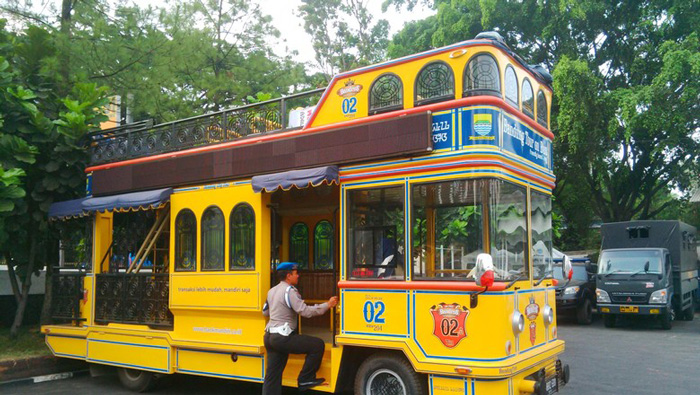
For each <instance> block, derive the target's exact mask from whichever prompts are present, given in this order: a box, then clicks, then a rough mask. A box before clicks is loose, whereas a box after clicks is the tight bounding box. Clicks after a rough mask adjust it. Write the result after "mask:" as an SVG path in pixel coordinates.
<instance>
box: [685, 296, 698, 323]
mask: <svg viewBox="0 0 700 395" xmlns="http://www.w3.org/2000/svg"><path fill="white" fill-rule="evenodd" d="M693 318H695V301H694V300H693V299H692V298H691V299H690V306H688V308H687V309H685V310H683V319H684V320H686V321H692V320H693Z"/></svg>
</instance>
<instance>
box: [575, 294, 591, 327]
mask: <svg viewBox="0 0 700 395" xmlns="http://www.w3.org/2000/svg"><path fill="white" fill-rule="evenodd" d="M576 322H578V323H579V325H590V324H591V322H593V306H592V305H591V301H590V300H589V299H584V300H583V303H582V304H581V306H579V307H578V309H576Z"/></svg>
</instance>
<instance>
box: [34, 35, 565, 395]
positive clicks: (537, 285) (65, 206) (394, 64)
mask: <svg viewBox="0 0 700 395" xmlns="http://www.w3.org/2000/svg"><path fill="white" fill-rule="evenodd" d="M551 103H552V89H551V77H550V75H549V74H548V73H547V72H546V71H545V70H544V69H542V68H538V67H531V66H529V65H527V64H526V63H524V62H523V61H522V60H521V58H520V57H518V56H517V55H516V54H514V53H513V52H512V51H511V50H510V49H509V48H508V47H507V46H506V45H505V44H504V42H503V41H502V39H500V36H498V35H497V34H493V33H485V34H481V35H479V36H477V37H476V38H475V39H474V40H469V41H465V42H461V43H458V44H454V45H450V46H447V47H444V48H439V49H435V50H430V51H427V52H423V53H419V54H415V55H411V56H407V57H404V58H400V59H395V60H391V61H387V62H384V63H380V64H376V65H372V66H368V67H363V68H360V69H357V70H352V71H349V72H345V73H342V74H339V75H337V76H335V77H334V78H333V80H332V81H331V83H330V84H329V86H328V87H327V88H326V89H321V90H316V91H311V92H308V93H304V94H298V95H294V96H287V97H284V98H281V99H275V100H270V101H267V102H263V103H257V104H253V105H250V106H245V107H238V108H234V109H231V110H226V111H222V112H218V113H213V114H207V115H204V116H200V117H195V118H189V119H184V120H181V121H177V122H171V123H167V124H160V125H152V124H150V123H147V122H142V123H138V124H132V125H126V126H121V127H118V128H114V129H110V130H103V131H101V132H99V133H96V134H93V135H92V136H91V144H90V147H89V150H90V155H91V161H92V162H91V165H90V167H89V168H88V169H87V172H88V175H89V183H88V185H89V188H88V189H89V191H88V196H87V197H85V198H83V199H79V200H74V201H68V202H61V203H56V204H54V205H53V206H52V208H51V213H50V215H51V217H52V218H54V219H60V220H66V219H70V218H74V217H85V218H87V219H83V220H86V221H89V223H91V224H92V232H91V234H90V235H89V236H90V240H91V242H90V243H89V244H90V245H91V251H90V254H88V257H90V258H89V259H88V260H87V262H86V265H84V269H81V270H65V269H64V268H59V270H58V271H57V272H55V273H54V274H53V276H54V277H53V281H54V287H53V290H54V294H55V297H54V306H53V315H54V324H53V325H47V326H44V327H43V328H42V330H43V333H45V334H46V344H47V345H48V347H49V348H50V349H51V351H52V352H53V353H54V354H55V355H56V356H59V357H66V358H75V359H81V360H85V361H87V362H89V363H94V364H103V365H110V366H115V367H117V368H118V369H119V376H120V379H121V380H122V382H123V383H124V384H125V385H126V386H127V387H129V388H131V389H133V390H138V391H143V390H146V389H148V388H150V387H151V386H152V385H153V384H154V383H155V382H156V381H157V379H158V377H160V376H163V375H169V374H175V373H180V374H192V375H201V376H211V377H219V378H229V379H234V380H245V381H252V382H262V381H263V378H264V375H265V368H266V352H265V348H264V345H263V333H264V328H265V324H266V318H265V317H264V316H263V315H262V314H261V311H262V307H263V304H264V302H265V298H266V294H267V291H268V290H269V289H270V287H271V286H274V285H275V282H274V281H273V277H272V276H273V272H274V270H273V269H274V267H275V264H276V263H277V262H280V261H292V262H295V263H296V264H297V265H298V267H299V268H300V274H301V276H300V283H299V286H298V288H299V290H300V292H301V294H302V296H303V297H304V298H305V299H306V301H307V303H308V302H314V301H323V300H327V299H328V298H329V297H330V296H332V295H336V294H337V295H339V296H340V303H339V304H338V306H337V308H335V309H333V310H332V312H331V314H330V316H329V315H326V316H322V317H315V318H310V319H306V318H301V319H300V322H299V328H300V332H301V333H304V334H311V335H314V336H318V337H320V338H322V339H323V340H324V341H325V343H326V351H325V356H324V359H323V363H322V366H321V369H320V372H319V374H318V376H319V377H325V378H327V380H326V382H325V383H324V384H323V385H321V386H319V387H315V389H316V390H319V391H324V392H337V391H341V390H346V389H354V391H355V393H361V394H379V393H386V391H387V390H391V392H390V393H398V394H428V393H430V394H436V395H437V394H458V393H461V394H470V395H472V394H531V393H534V394H552V393H555V392H558V391H559V389H560V388H561V387H562V386H563V385H564V384H566V382H567V381H568V377H569V369H568V366H567V365H565V364H562V362H561V361H560V359H559V356H560V354H561V353H562V352H563V351H564V342H563V341H562V340H559V339H558V336H557V321H556V315H555V311H554V309H555V291H554V284H555V280H554V279H553V278H552V259H551V253H552V203H551V193H552V188H553V187H554V182H555V178H554V175H553V173H552V140H553V135H552V133H551V132H550V130H549V122H550V120H549V112H550V107H551ZM477 261H480V263H479V264H478V265H477ZM488 262H491V263H492V265H488ZM482 263H484V264H483V265H482ZM482 266H483V267H482ZM302 364H303V355H291V356H290V358H289V362H288V364H287V366H286V370H285V371H284V376H283V384H284V385H285V386H291V387H294V386H296V385H297V383H296V377H297V374H298V372H299V370H300V369H301V366H302Z"/></svg>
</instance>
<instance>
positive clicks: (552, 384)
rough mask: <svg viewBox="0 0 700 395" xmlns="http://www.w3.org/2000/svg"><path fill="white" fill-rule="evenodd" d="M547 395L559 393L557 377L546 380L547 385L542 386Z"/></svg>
mask: <svg viewBox="0 0 700 395" xmlns="http://www.w3.org/2000/svg"><path fill="white" fill-rule="evenodd" d="M544 388H545V390H546V393H547V395H552V394H556V393H557V392H559V382H558V380H557V376H554V377H550V378H549V379H547V383H546V384H545V385H544Z"/></svg>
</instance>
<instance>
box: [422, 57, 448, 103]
mask: <svg viewBox="0 0 700 395" xmlns="http://www.w3.org/2000/svg"><path fill="white" fill-rule="evenodd" d="M415 91H416V97H415V105H416V106H420V105H423V104H430V103H437V102H440V101H445V100H452V99H454V98H455V77H454V74H452V69H451V68H450V66H449V65H448V64H447V63H445V62H441V61H437V62H432V63H428V64H426V65H425V66H423V68H422V69H421V71H420V72H419V73H418V76H417V77H416V88H415Z"/></svg>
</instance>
